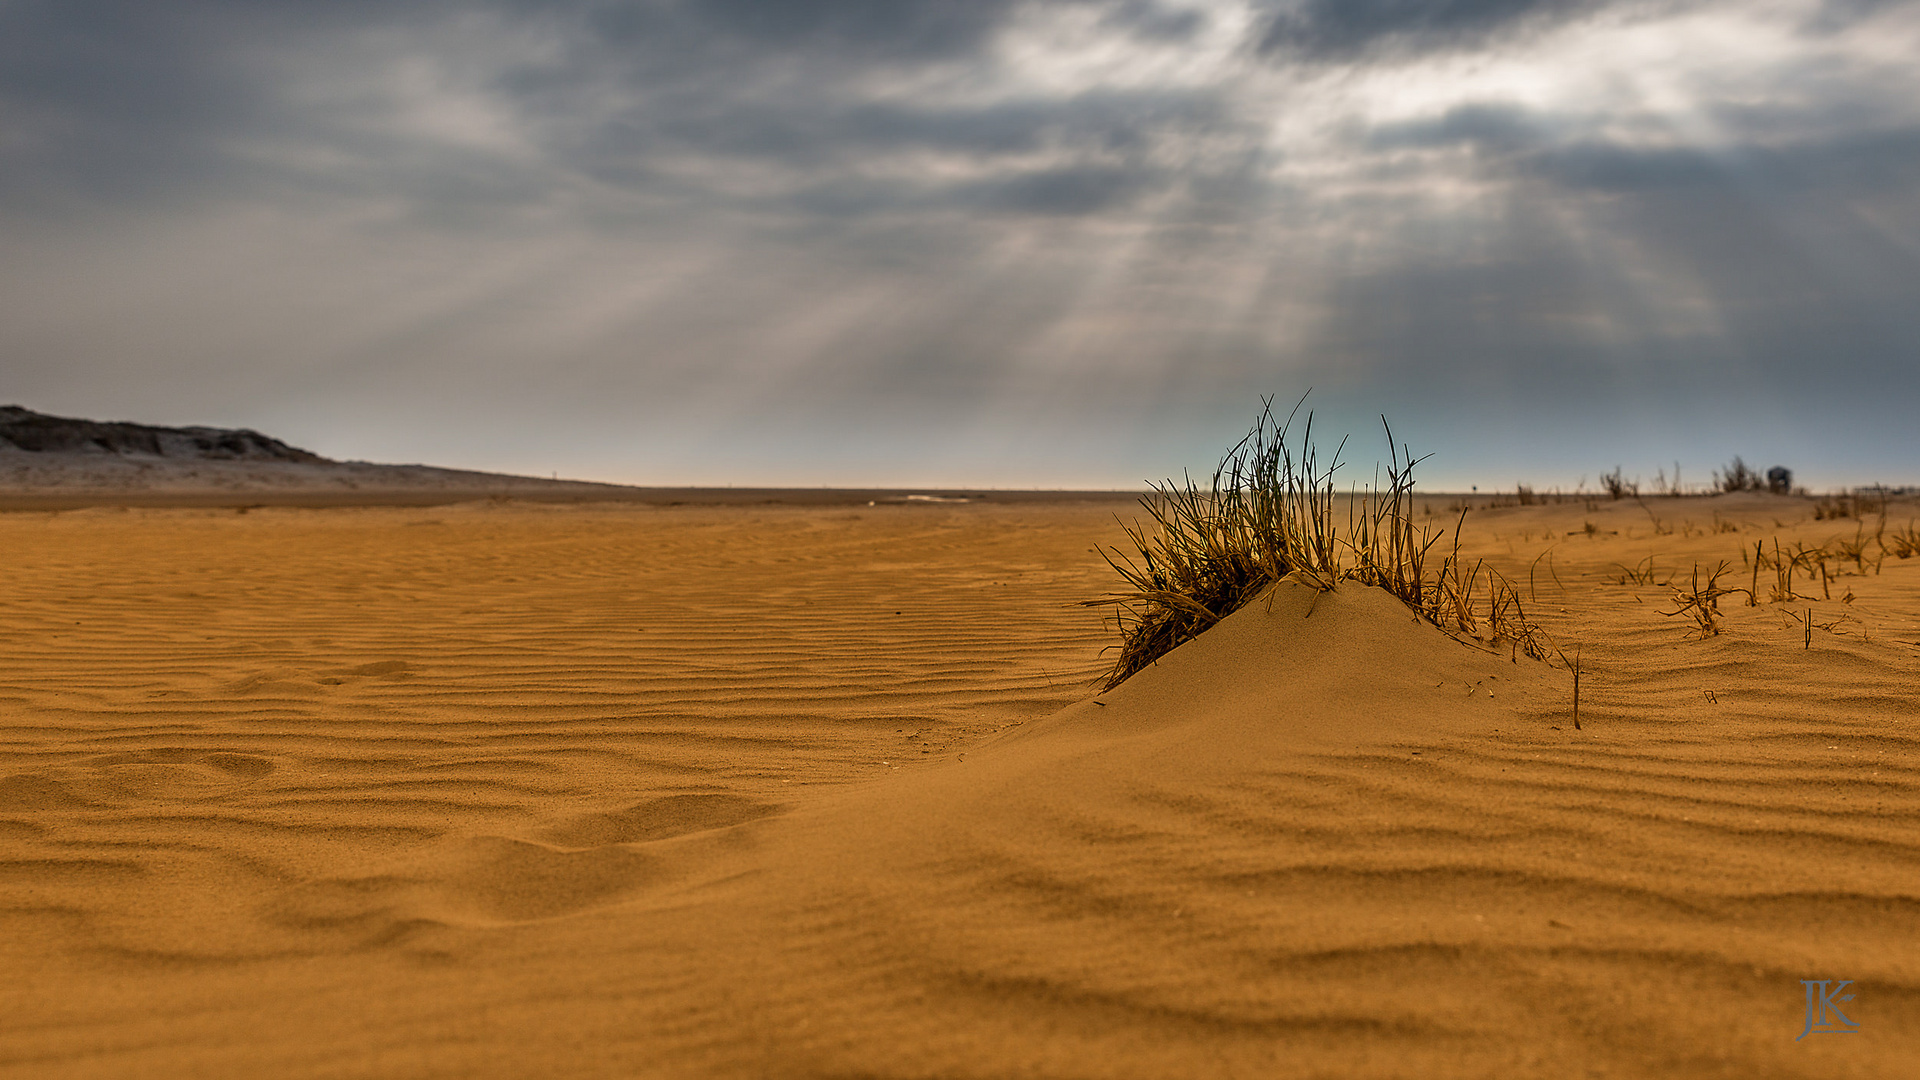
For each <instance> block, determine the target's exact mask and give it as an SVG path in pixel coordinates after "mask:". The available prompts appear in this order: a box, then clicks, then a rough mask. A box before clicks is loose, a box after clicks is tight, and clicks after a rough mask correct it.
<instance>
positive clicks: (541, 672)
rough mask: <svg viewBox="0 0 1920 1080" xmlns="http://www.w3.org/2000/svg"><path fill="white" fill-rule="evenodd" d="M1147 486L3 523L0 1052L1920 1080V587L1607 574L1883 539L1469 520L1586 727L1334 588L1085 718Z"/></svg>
mask: <svg viewBox="0 0 1920 1080" xmlns="http://www.w3.org/2000/svg"><path fill="white" fill-rule="evenodd" d="M1443 502H1444V501H1443ZM1435 509H1436V511H1440V512H1444V507H1443V505H1437V506H1436V507H1435ZM1111 510H1112V507H1111V506H1110V505H1101V504H1097V503H1088V504H1078V505H1076V504H1072V503H1057V504H1041V503H1030V504H1025V505H1020V506H1002V505H991V504H989V505H979V504H966V505H945V504H935V505H929V504H926V503H924V502H921V503H919V504H915V505H883V506H876V507H872V508H865V507H862V508H859V509H857V510H849V509H844V508H799V507H795V508H743V507H723V508H714V507H681V508H672V509H663V508H653V507H644V506H613V507H609V506H597V507H588V506H528V505H514V504H497V503H496V504H476V505H463V506H458V507H442V508H438V509H433V510H420V509H397V508H385V509H358V510H343V509H335V510H325V511H315V510H290V509H286V510H282V509H272V510H263V511H256V512H254V513H250V514H244V515H240V514H234V513H231V512H226V513H215V512H209V511H203V510H121V511H112V510H89V511H81V512H76V513H65V514H11V515H3V516H0V544H3V545H4V549H5V550H6V551H8V552H9V573H8V575H7V576H6V578H5V580H4V583H0V605H4V607H3V608H0V610H4V613H5V616H6V625H7V626H8V629H9V635H8V646H7V648H6V650H5V652H4V653H3V654H0V716H4V718H5V729H4V739H5V748H6V758H5V764H4V767H3V768H0V928H3V929H4V931H5V933H4V937H3V938H0V941H4V944H3V945H0V950H4V951H5V953H6V956H7V961H6V962H7V970H8V971H9V972H10V973H14V974H15V977H14V978H11V979H8V980H6V981H5V983H4V985H5V989H4V991H0V993H3V994H4V995H5V998H4V1001H5V1005H6V1015H7V1016H9V1017H10V1018H11V1019H10V1022H9V1023H8V1024H7V1025H6V1027H5V1028H4V1029H0V1068H4V1069H6V1070H8V1071H9V1072H11V1073H13V1074H17V1075H23V1076H24V1075H34V1076H62V1075H71V1076H144V1075H156V1076H157V1075H215V1076H221V1075H226V1076H257V1075H290V1076H399V1075H406V1076H432V1075H446V1076H459V1075H555V1076H635V1075H659V1076H902V1077H906V1076H928V1077H932V1076H941V1077H947V1076H978V1077H1006V1076H1140V1077H1179V1076H1260V1077H1269V1076H1340V1077H1349V1076H1493V1075H1500V1076H1540V1077H1561V1076H1589V1075H1591V1076H1740V1077H1747V1076H1809V1077H1812V1076H1821V1077H1829V1076H1852V1077H1892V1076H1906V1075H1916V1071H1915V1069H1914V1066H1913V1065H1912V1063H1913V1062H1914V1061H1917V1060H1920V946H1916V944H1915V942H1916V941H1920V765H1916V756H1915V750H1916V748H1917V746H1920V730H1916V727H1915V723H1916V720H1917V719H1920V690H1917V689H1916V687H1920V559H1908V560H1904V561H1903V560H1899V559H1895V558H1887V559H1885V560H1884V561H1883V562H1882V563H1881V564H1880V565H1879V566H1877V567H1876V566H1874V565H1873V564H1872V563H1871V562H1866V563H1862V564H1858V565H1856V564H1854V563H1850V562H1849V563H1846V564H1844V565H1839V564H1836V565H1835V569H1837V570H1838V572H1839V575H1840V576H1838V577H1836V578H1833V579H1832V580H1831V581H1828V582H1824V583H1820V584H1811V585H1803V589H1804V590H1809V591H1811V592H1813V593H1814V594H1815V595H1818V596H1821V597H1822V598H1821V599H1796V600H1794V601H1792V602H1780V603H1775V602H1767V598H1766V597H1764V596H1763V597H1762V601H1763V602H1761V603H1758V604H1756V605H1754V606H1751V607H1748V606H1745V604H1746V599H1745V597H1744V596H1740V597H1735V598H1729V599H1727V600H1723V601H1722V605H1723V609H1724V613H1725V616H1726V620H1727V630H1726V632H1725V633H1724V634H1722V635H1720V636H1717V637H1708V638H1702V637H1700V636H1698V635H1697V634H1689V633H1688V628H1687V624H1686V623H1685V622H1684V621H1683V619H1682V618H1679V617H1670V616H1666V615H1663V614H1661V612H1662V611H1666V610H1671V605H1670V604H1668V603H1667V600H1668V596H1669V593H1670V589H1668V588H1664V587H1661V586H1657V585H1653V584H1641V585H1635V584H1632V583H1626V584H1619V583H1616V582H1619V581H1621V580H1623V579H1624V578H1625V577H1626V575H1625V574H1624V573H1623V569H1625V568H1638V567H1639V566H1640V565H1641V564H1642V560H1644V559H1646V558H1648V557H1649V556H1651V557H1652V558H1653V559H1654V572H1655V577H1656V579H1658V578H1663V577H1665V576H1666V575H1667V573H1669V572H1670V571H1680V570H1690V569H1691V567H1692V566H1693V565H1694V564H1695V563H1705V564H1708V565H1711V564H1712V563H1714V562H1717V561H1718V560H1721V559H1726V560H1731V561H1732V562H1733V564H1734V566H1735V567H1736V568H1737V567H1739V566H1740V562H1739V560H1740V558H1741V555H1742V551H1743V549H1745V550H1750V549H1751V547H1752V545H1753V543H1754V542H1755V541H1761V542H1763V543H1767V544H1770V543H1771V542H1772V541H1773V540H1774V539H1776V538H1777V539H1778V540H1780V541H1781V542H1782V543H1783V544H1786V545H1789V546H1791V544H1793V543H1795V542H1808V543H1821V542H1825V541H1827V540H1829V539H1832V538H1835V537H1841V538H1844V537H1851V536H1854V535H1855V530H1856V528H1857V527H1858V523H1856V522H1855V521H1852V520H1838V521H1815V520H1813V518H1812V516H1811V512H1810V510H1811V506H1810V504H1809V503H1807V502H1806V501H1803V500H1795V499H1785V498H1773V497H1761V496H1743V497H1737V498H1736V497H1726V498H1719V499H1711V500H1708V499H1683V500H1648V502H1647V503H1646V504H1644V505H1643V504H1637V503H1635V502H1633V501H1630V500H1629V501H1625V502H1621V503H1608V502H1599V503H1592V504H1587V503H1579V502H1569V503H1564V504H1557V505H1550V506H1528V507H1511V508H1504V509H1495V510H1487V511H1482V512H1476V513H1475V514H1473V515H1472V516H1470V517H1469V535H1468V543H1467V546H1468V547H1469V548H1470V549H1471V550H1472V551H1473V553H1474V554H1475V556H1476V557H1478V556H1484V557H1486V558H1487V559H1488V560H1489V561H1490V562H1492V563H1494V564H1495V565H1496V566H1498V567H1499V568H1500V569H1501V570H1502V571H1503V572H1505V573H1507V574H1508V575H1509V576H1510V577H1511V578H1513V579H1514V580H1515V581H1517V582H1520V583H1522V587H1523V589H1524V590H1525V591H1526V593H1527V595H1528V596H1529V598H1530V600H1531V601H1532V602H1533V603H1534V604H1535V605H1536V614H1537V616H1538V617H1539V618H1540V619H1541V620H1542V621H1543V622H1544V623H1545V624H1546V625H1547V627H1548V629H1549V630H1550V631H1551V632H1552V633H1553V634H1554V635H1555V637H1556V638H1557V639H1558V640H1559V641H1561V643H1562V644H1563V645H1565V646H1566V647H1567V648H1568V649H1569V650H1570V651H1571V650H1574V649H1577V650H1578V652H1579V655H1580V658H1581V662H1582V667H1583V683H1582V699H1581V705H1582V719H1583V725H1582V728H1581V730H1579V731H1575V730H1574V729H1573V726H1572V723H1571V711H1570V706H1571V679H1570V677H1569V675H1568V674H1567V673H1566V672H1564V671H1562V670H1558V669H1556V668H1550V667H1548V666H1546V665H1542V664H1539V663H1537V662H1533V661H1528V660H1526V659H1525V658H1519V659H1517V660H1516V659H1515V658H1513V657H1511V656H1510V655H1508V654H1505V653H1501V652H1489V651H1487V650H1485V649H1481V648H1478V647H1476V646H1475V645H1474V644H1472V643H1470V642H1462V641H1458V640H1455V639H1454V638H1451V637H1448V636H1447V635H1445V634H1442V633H1441V632H1439V631H1438V630H1436V629H1434V628H1432V627H1431V626H1428V625H1425V624H1423V623H1419V622H1416V621H1415V620H1413V618H1412V617H1411V616H1410V615H1409V613H1408V612H1407V611H1406V610H1405V609H1404V608H1403V607H1401V606H1399V605H1398V604H1397V602H1395V601H1393V600H1391V598H1388V597H1386V596H1385V595H1384V594H1381V593H1378V592H1374V591H1371V590H1366V589H1362V588H1358V587H1354V586H1345V587H1342V588H1341V589H1339V590H1337V591H1335V592H1333V593H1329V594H1324V595H1318V596H1316V595H1315V594H1314V593H1313V592H1312V591H1311V590H1309V589H1306V588H1304V587H1301V586H1295V585H1292V584H1286V585H1283V586H1282V587H1281V588H1280V589H1279V590H1277V591H1276V592H1275V593H1274V594H1273V595H1272V596H1271V597H1269V598H1268V599H1266V600H1263V601H1261V602H1258V603H1256V604H1255V605H1254V606H1253V607H1250V608H1248V609H1245V610H1243V611H1242V612H1240V613H1238V614H1236V615H1234V616H1232V617H1231V618H1229V619H1228V620H1226V621H1225V622H1223V623H1222V624H1221V625H1219V626H1218V627H1216V628H1215V629H1214V630H1212V631H1211V632H1209V633H1208V634H1207V635H1206V636H1204V637H1202V638H1201V639H1199V640H1197V641H1195V642H1192V643H1190V644H1188V645H1186V646H1183V647H1182V648H1181V649H1179V650H1177V651H1175V652H1174V653H1172V654H1170V655H1169V656H1167V657H1166V658H1164V659H1163V660H1162V661H1161V662H1160V664H1158V665H1157V666H1155V667H1154V668H1151V669H1149V670H1147V671H1145V672H1143V673H1141V674H1140V675H1138V676H1136V677H1135V678H1134V679H1132V680H1130V681H1129V682H1127V683H1125V684H1123V685H1122V686H1121V687H1119V688H1117V689H1115V690H1113V691H1111V692H1108V693H1106V694H1103V695H1099V696H1098V697H1097V698H1096V697H1095V696H1094V695H1093V692H1092V689H1091V686H1092V679H1093V677H1094V675H1095V673H1096V672H1097V671H1098V670H1099V669H1100V667H1101V659H1100V656H1099V650H1100V649H1101V647H1102V646H1104V645H1105V644H1106V643H1107V637H1106V635H1105V633H1104V632H1103V631H1102V629H1101V627H1100V625H1099V617H1098V615H1097V614H1096V613H1094V612H1091V611H1088V610H1086V609H1082V608H1077V607H1074V606H1072V603H1073V601H1076V600H1079V599H1082V598H1085V597H1088V596H1092V595H1096V594H1098V593H1100V592H1102V591H1105V590H1106V589H1107V588H1108V587H1109V584H1110V582H1109V580H1108V578H1109V576H1110V571H1108V570H1107V569H1106V568H1105V567H1104V565H1102V564H1101V563H1100V562H1099V560H1098V559H1097V558H1096V557H1094V556H1093V555H1092V554H1091V552H1090V551H1089V548H1091V547H1092V546H1093V545H1094V544H1095V543H1100V542H1112V541H1114V540H1117V539H1118V528H1117V526H1116V525H1115V524H1114V523H1113V521H1112V518H1111ZM1912 513H1914V511H1913V508H1912V507H1896V508H1895V509H1894V510H1893V512H1892V514H1891V515H1890V520H1891V521H1893V522H1894V523H1896V524H1898V523H1902V522H1904V521H1905V520H1906V517H1905V515H1909V514H1912ZM1436 520H1437V519H1436ZM1870 527H1871V526H1870V525H1869V529H1870ZM1742 572H1744V571H1742ZM1741 584H1742V585H1745V584H1746V582H1745V581H1744V580H1743V581H1742V582H1741ZM1808 611H1811V612H1812V613H1813V619H1812V621H1813V623H1814V625H1815V627H1816V629H1815V630H1814V632H1813V635H1812V637H1811V639H1810V641H1809V639H1808V636H1807V634H1806V631H1805V627H1804V623H1803V622H1801V621H1795V620H1794V619H1793V616H1796V615H1797V616H1800V617H1802V618H1804V617H1805V614H1806V612H1808ZM1835 978H1838V979H1852V980H1854V984H1855V985H1854V987H1853V988H1852V992H1853V993H1854V994H1855V1000H1854V1002H1853V1003H1852V1006H1853V1008H1852V1011H1851V1012H1850V1014H1849V1015H1850V1017H1851V1019H1853V1020H1854V1021H1856V1022H1858V1024H1859V1026H1860V1031H1859V1032H1858V1033H1857V1034H1852V1035H1823V1034H1815V1035H1813V1036H1810V1037H1808V1038H1805V1039H1803V1040H1801V1041H1799V1042H1796V1041H1795V1037H1796V1036H1797V1035H1799V1034H1800V1033H1801V1031H1802V1029H1803V1023H1804V1000H1803V988H1802V986H1801V983H1800V980H1802V979H1835Z"/></svg>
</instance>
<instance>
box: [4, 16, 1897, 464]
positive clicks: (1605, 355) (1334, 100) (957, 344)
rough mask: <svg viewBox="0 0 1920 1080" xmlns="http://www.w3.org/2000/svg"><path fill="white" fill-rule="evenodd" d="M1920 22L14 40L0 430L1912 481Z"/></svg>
mask: <svg viewBox="0 0 1920 1080" xmlns="http://www.w3.org/2000/svg"><path fill="white" fill-rule="evenodd" d="M1915 57H1920V3H1914V2H1906V3H1897V2H1876V0H1724V2H1722V0H1702V2H1698V3H1686V2H1661V0H1645V2H1641V0H1618V2H1606V0H1589V2H1579V3H1576V2H1571V0H1039V2H1023V0H377V2H376V0H166V2H164V3H155V2H153V0H0V403H17V404H21V405H25V406H27V407H29V408H34V409H38V410H40V411H42V412H51V413H56V414H61V415H74V416H85V417H89V418H94V419H116V420H136V421H141V422H146V423H158V424H175V425H185V424H213V425H221V426H234V427H251V428H255V429H258V430H261V431H264V432H267V433H268V434H271V435H274V436H277V437H279V438H283V439H286V440H288V441H289V442H292V443H294V444H296V445H300V446H304V447H306V448H308V449H311V450H314V451H317V452H319V453H323V454H327V455H329V456H333V457H338V458H343V459H362V460H375V461H404V462H415V461H424V462H429V463H433V464H441V465H449V466H459V467H467V468H483V469H495V470H502V471H511V472H520V473H530V474H538V475H546V474H548V473H554V472H557V473H559V474H560V475H562V476H575V477H582V478H589V479H602V480H614V481H625V482H634V483H645V484H726V483H733V484H739V485H794V486H810V485H832V486H868V485H884V486H891V485H901V486H911V485H919V486H928V487H934V486H946V487H955V486H982V487H995V486H997V487H1098V488H1132V487H1137V486H1139V485H1140V484H1141V482H1142V481H1146V480H1155V479H1159V478H1162V477H1167V476H1178V475H1180V473H1181V471H1182V470H1187V469H1192V470H1196V471H1203V470H1206V469H1208V468H1210V467H1211V465H1212V463H1213V462H1214V461H1215V460H1216V459H1217V458H1218V456H1219V454H1220V453H1221V452H1222V451H1223V450H1225V449H1226V448H1227V446H1229V445H1230V444H1231V443H1232V442H1234V441H1235V439H1237V437H1238V436H1239V435H1240V434H1241V433H1242V432H1244V430H1245V429H1246V427H1247V426H1248V424H1249V423H1250V422H1251V421H1252V420H1253V418H1254V414H1255V413H1256V412H1257V410H1258V409H1259V407H1260V401H1261V399H1262V397H1263V396H1267V395H1271V396H1274V397H1276V398H1278V399H1280V401H1281V402H1282V404H1283V405H1290V403H1291V402H1292V401H1294V400H1295V399H1297V398H1299V397H1300V395H1302V394H1305V393H1307V392H1308V391H1309V390H1311V395H1310V396H1309V398H1308V408H1310V409H1312V410H1314V431H1315V434H1316V437H1318V438H1321V439H1322V440H1323V442H1324V443H1325V445H1323V447H1322V452H1323V454H1324V453H1325V452H1326V451H1327V450H1328V449H1330V448H1331V446H1332V445H1333V444H1337V443H1338V441H1339V438H1340V436H1341V435H1345V434H1351V436H1352V439H1351V441H1349V443H1348V444H1347V448H1346V450H1345V453H1344V459H1345V460H1346V461H1347V462H1348V466H1347V469H1346V471H1345V472H1344V473H1343V474H1342V475H1343V476H1350V477H1351V478H1352V479H1355V480H1365V479H1368V478H1369V477H1370V476H1371V474H1372V469H1373V465H1374V463H1375V461H1377V460H1379V459H1380V458H1382V457H1384V454H1385V437H1384V435H1383V434H1382V433H1381V431H1382V426H1381V417H1382V416H1383V415H1384V416H1385V417H1386V419H1387V421H1388V422H1390V423H1391V425H1392V429H1393V432H1394V434H1395V436H1396V438H1397V439H1398V440H1399V441H1400V442H1402V443H1404V444H1407V445H1409V446H1410V447H1411V448H1412V449H1413V451H1414V452H1415V453H1418V454H1431V455H1432V457H1431V458H1429V459H1428V461H1427V462H1426V463H1424V464H1423V465H1422V466H1421V470H1420V473H1421V477H1422V484H1423V486H1425V487H1428V488H1429V489H1449V490H1462V489H1464V488H1466V487H1467V486H1469V485H1478V486H1479V487H1480V488H1481V489H1482V490H1487V489H1491V488H1497V487H1509V486H1511V485H1514V484H1520V483H1526V484H1532V485H1534V486H1536V487H1539V488H1553V487H1556V486H1558V487H1564V488H1566V489H1572V488H1573V487H1575V485H1577V484H1580V483H1584V484H1585V485H1586V486H1587V488H1588V489H1591V488H1593V487H1594V486H1595V484H1596V482H1597V477H1598V476H1599V475H1600V474H1601V473H1603V472H1605V471H1608V470H1610V469H1611V468H1613V467H1615V466H1621V467H1622V468H1624V470H1625V472H1626V473H1627V475H1629V476H1633V475H1639V476H1642V477H1644V478H1645V479H1647V480H1648V481H1651V480H1652V479H1653V478H1654V476H1655V475H1656V472H1655V471H1656V470H1657V469H1658V470H1664V471H1665V473H1667V474H1671V472H1672V470H1673V468H1674V463H1676V462H1678V463H1679V464H1680V466H1681V469H1682V473H1681V475H1682V479H1683V481H1685V482H1687V483H1704V482H1706V481H1708V480H1709V479H1710V477H1711V472H1712V470H1713V469H1714V468H1716V467H1718V466H1721V465H1723V464H1725V463H1726V462H1728V461H1729V460H1730V459H1731V458H1732V457H1733V456H1735V455H1740V456H1742V457H1744V458H1745V460H1746V461H1747V462H1748V463H1749V464H1757V465H1759V466H1761V467H1763V468H1764V467H1765V466H1768V465H1773V464H1784V465H1787V466H1789V467H1791V468H1794V469H1795V470H1796V473H1797V475H1798V477H1799V479H1800V481H1801V482H1802V483H1806V484H1808V485H1810V486H1812V487H1814V488H1816V489H1824V488H1831V487H1838V486H1842V485H1850V484H1862V483H1870V482H1875V481H1883V482H1891V483H1917V482H1920V423H1917V422H1916V421H1915V417H1916V416H1920V63H1915V62H1914V58H1915Z"/></svg>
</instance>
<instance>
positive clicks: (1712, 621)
mask: <svg viewBox="0 0 1920 1080" xmlns="http://www.w3.org/2000/svg"><path fill="white" fill-rule="evenodd" d="M1726 572H1727V564H1726V563H1725V562H1721V563H1720V564H1719V565H1717V566H1715V567H1714V568H1713V569H1712V570H1709V571H1708V572H1707V580H1706V583H1705V584H1704V585H1703V584H1701V581H1700V566H1699V564H1697V563H1696V564H1695V565H1694V568H1693V587H1692V589H1691V590H1686V589H1681V588H1675V589H1674V591H1673V601H1674V604H1675V605H1676V606H1675V608H1674V609H1673V610H1672V611H1663V612H1661V613H1660V614H1662V615H1687V616H1690V617H1691V618H1692V619H1693V622H1694V625H1695V626H1697V627H1699V629H1700V633H1701V635H1702V636H1703V637H1712V636H1714V635H1716V634H1718V633H1719V632H1720V598H1721V597H1723V596H1731V595H1733V594H1734V593H1739V592H1746V591H1747V590H1745V589H1733V588H1728V587H1726V586H1724V585H1721V584H1720V578H1721V577H1722V576H1723V575H1725V574H1726Z"/></svg>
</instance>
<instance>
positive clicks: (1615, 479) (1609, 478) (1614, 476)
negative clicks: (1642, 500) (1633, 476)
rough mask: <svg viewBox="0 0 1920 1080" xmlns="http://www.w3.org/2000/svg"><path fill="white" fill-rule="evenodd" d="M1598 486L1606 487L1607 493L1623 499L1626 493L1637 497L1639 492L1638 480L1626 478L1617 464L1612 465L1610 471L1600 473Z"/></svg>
mask: <svg viewBox="0 0 1920 1080" xmlns="http://www.w3.org/2000/svg"><path fill="white" fill-rule="evenodd" d="M1600 486H1601V487H1603V488H1606V489H1607V494H1608V495H1609V496H1611V497H1613V498H1615V499H1624V498H1626V497H1627V496H1628V495H1633V496H1635V497H1638V496H1639V494H1640V481H1638V480H1628V479H1627V478H1626V477H1625V475H1623V474H1622V472H1621V470H1620V466H1618V465H1615V466H1614V467H1613V471H1612V472H1610V473H1601V474H1600Z"/></svg>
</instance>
